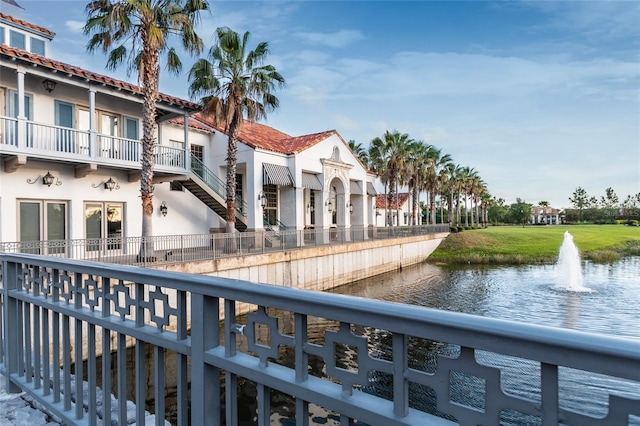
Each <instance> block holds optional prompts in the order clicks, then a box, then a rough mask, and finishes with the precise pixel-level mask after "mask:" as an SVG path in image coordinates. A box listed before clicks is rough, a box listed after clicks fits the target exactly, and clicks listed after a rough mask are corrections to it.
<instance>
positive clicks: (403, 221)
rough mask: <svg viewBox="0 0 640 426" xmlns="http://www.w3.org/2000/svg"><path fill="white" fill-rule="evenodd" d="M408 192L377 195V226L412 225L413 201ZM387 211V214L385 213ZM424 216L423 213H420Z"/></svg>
mask: <svg viewBox="0 0 640 426" xmlns="http://www.w3.org/2000/svg"><path fill="white" fill-rule="evenodd" d="M410 198H411V197H410V196H409V193H408V192H400V193H399V194H398V196H397V197H396V196H395V195H394V194H387V195H385V194H379V195H378V196H377V197H376V221H375V225H376V226H409V225H411V203H410V202H409V200H410ZM385 212H386V215H385ZM419 217H422V215H419Z"/></svg>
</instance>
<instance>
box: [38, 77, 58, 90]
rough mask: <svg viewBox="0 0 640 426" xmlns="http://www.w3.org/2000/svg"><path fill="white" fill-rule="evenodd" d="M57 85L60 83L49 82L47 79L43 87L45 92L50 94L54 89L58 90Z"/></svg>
mask: <svg viewBox="0 0 640 426" xmlns="http://www.w3.org/2000/svg"><path fill="white" fill-rule="evenodd" d="M57 84H58V83H56V82H55V81H53V80H49V79H46V80H45V81H43V82H42V85H43V86H44V90H46V91H47V92H49V93H51V92H53V89H55V88H56V85H57Z"/></svg>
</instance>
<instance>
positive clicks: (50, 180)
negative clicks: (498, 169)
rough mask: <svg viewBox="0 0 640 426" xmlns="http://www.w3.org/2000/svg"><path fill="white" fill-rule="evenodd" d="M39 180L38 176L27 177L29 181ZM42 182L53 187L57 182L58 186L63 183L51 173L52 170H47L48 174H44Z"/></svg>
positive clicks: (31, 182) (30, 182)
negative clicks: (33, 177)
mask: <svg viewBox="0 0 640 426" xmlns="http://www.w3.org/2000/svg"><path fill="white" fill-rule="evenodd" d="M37 181H38V178H35V179H27V183H29V184H32V185H33V184H34V183H36V182H37ZM42 184H43V185H47V186H48V187H51V185H53V184H55V185H56V186H60V185H62V181H61V180H60V179H58V178H57V177H55V176H54V175H52V174H51V172H49V171H48V172H47V174H46V175H44V176H42Z"/></svg>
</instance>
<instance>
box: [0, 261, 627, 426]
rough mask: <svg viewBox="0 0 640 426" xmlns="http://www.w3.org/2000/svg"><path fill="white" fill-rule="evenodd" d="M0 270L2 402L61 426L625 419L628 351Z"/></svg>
mask: <svg viewBox="0 0 640 426" xmlns="http://www.w3.org/2000/svg"><path fill="white" fill-rule="evenodd" d="M0 262H1V265H2V266H1V275H2V289H1V290H2V291H1V292H0V298H1V299H0V302H1V303H0V311H1V312H0V314H1V315H0V318H2V324H0V329H1V333H0V339H1V340H2V341H1V342H0V343H1V344H0V348H2V352H0V371H2V373H3V374H5V375H6V377H7V378H8V383H9V385H8V391H10V392H17V391H21V390H22V391H26V392H28V393H29V394H30V395H31V396H32V397H33V398H34V399H35V400H37V401H38V402H39V403H40V404H42V406H43V407H44V409H46V410H48V411H50V412H52V413H54V414H55V415H56V416H57V417H59V418H60V419H62V420H63V422H66V423H68V424H89V425H94V424H111V423H112V422H113V421H115V422H117V423H118V424H126V423H127V421H128V420H130V421H135V422H136V423H137V424H144V421H145V410H149V411H152V412H154V413H155V416H156V424H163V423H164V421H165V420H170V421H171V422H173V423H176V424H178V425H187V424H193V425H204V424H207V425H209V424H210V425H217V424H226V425H237V424H239V423H241V422H244V419H245V418H248V419H254V421H255V422H256V423H257V424H259V425H267V424H270V423H271V422H272V421H278V422H282V421H283V420H284V419H288V421H289V422H294V421H295V423H296V424H298V425H307V424H309V423H310V422H311V420H310V416H313V418H314V419H315V418H324V421H327V420H328V419H329V418H332V419H336V420H338V419H339V421H340V424H343V425H348V424H352V422H353V421H356V420H357V421H358V422H359V423H360V422H362V423H364V424H370V425H381V424H385V425H386V424H390V425H400V424H409V425H445V424H454V422H457V423H459V424H462V425H474V426H475V425H477V424H485V425H498V424H542V425H554V426H555V425H557V424H560V423H562V424H572V425H626V424H633V423H634V422H637V420H638V419H640V368H639V366H640V341H637V340H629V339H623V338H616V337H609V336H603V335H596V334H588V333H583V332H578V331H573V330H567V329H558V328H550V327H542V326H536V325H532V324H521V323H515V322H510V321H504V320H498V319H492V318H486V317H479V316H473V315H468V314H461V313H455V312H448V311H438V310H433V309H428V308H422V307H416V306H409V305H402V304H396V303H388V302H381V301H375V300H368V299H363V298H355V297H348V296H343V295H336V294H327V293H321V292H311V291H305V290H298V289H292V288H285V287H276V286H270V285H259V284H253V283H250V282H245V281H239V280H226V279H221V278H216V277H211V276H198V275H188V274H182V273H174V272H166V271H158V270H152V269H146V268H135V267H130V266H122V265H103V264H97V263H92V262H81V261H74V260H65V259H56V258H51V257H42V256H32V255H18V254H0ZM247 312H248V313H247ZM218 319H221V320H222V321H221V322H219V321H218ZM72 372H73V373H75V374H78V375H80V372H83V373H82V379H83V380H84V383H83V380H80V378H79V377H74V376H73V374H72ZM522 377H527V379H526V380H523V379H522ZM598 377H605V378H606V380H601V381H599V382H598V383H599V384H598V386H592V385H591V383H592V381H593V380H596V378H598ZM567 382H570V383H571V384H572V385H573V387H572V389H575V388H576V386H577V389H579V391H580V392H585V393H586V396H583V397H585V398H587V401H588V403H587V404H582V405H577V406H576V404H575V398H576V395H575V394H573V393H572V392H567V391H566V390H565V389H566V388H565V385H566V383H567ZM602 383H604V385H602ZM98 388H99V389H98ZM125 395H126V396H127V398H128V399H130V400H132V401H133V402H134V403H136V407H135V410H134V412H135V414H134V415H133V416H132V417H134V418H131V419H128V418H127V417H128V416H127V407H128V406H127V401H126V398H124V397H123V396H125ZM116 397H117V399H115V398H116Z"/></svg>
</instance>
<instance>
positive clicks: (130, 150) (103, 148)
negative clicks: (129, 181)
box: [96, 134, 141, 163]
mask: <svg viewBox="0 0 640 426" xmlns="http://www.w3.org/2000/svg"><path fill="white" fill-rule="evenodd" d="M96 139H97V141H98V153H99V155H100V156H101V157H102V158H108V159H111V160H119V161H131V162H136V163H139V162H140V152H141V144H140V142H139V141H136V140H133V139H127V138H120V137H117V136H108V135H102V134H98V135H96Z"/></svg>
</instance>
